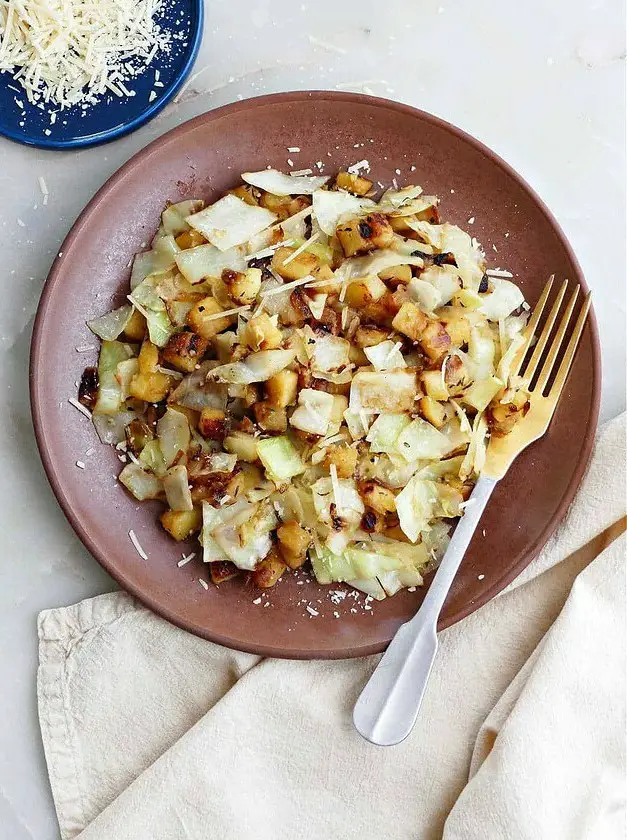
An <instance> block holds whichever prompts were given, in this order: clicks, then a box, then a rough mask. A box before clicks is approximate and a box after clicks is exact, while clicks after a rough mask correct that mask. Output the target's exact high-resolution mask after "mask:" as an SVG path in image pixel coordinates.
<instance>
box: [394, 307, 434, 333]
mask: <svg viewBox="0 0 627 840" xmlns="http://www.w3.org/2000/svg"><path fill="white" fill-rule="evenodd" d="M428 323H429V319H428V318H427V316H426V315H425V313H424V312H423V311H422V309H420V308H419V307H418V306H416V304H415V303H412V302H411V301H406V302H405V303H404V304H403V305H402V306H401V308H400V309H399V311H398V312H397V314H396V316H395V317H394V320H393V321H392V326H393V327H394V329H395V330H396V331H397V332H400V333H403V335H406V336H407V337H408V338H411V340H412V341H420V339H421V338H422V334H423V332H424V330H425V328H426V326H427V324H428Z"/></svg>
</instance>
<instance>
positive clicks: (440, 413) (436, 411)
mask: <svg viewBox="0 0 627 840" xmlns="http://www.w3.org/2000/svg"><path fill="white" fill-rule="evenodd" d="M418 408H419V410H420V413H421V414H422V416H423V417H424V418H425V420H428V422H429V423H431V425H432V426H435V427H436V429H440V428H441V427H442V426H443V425H444V421H445V419H446V414H445V412H444V407H443V406H442V405H441V404H440V403H439V402H438V401H437V400H434V399H433V397H428V396H427V397H421V399H420V401H419V403H418Z"/></svg>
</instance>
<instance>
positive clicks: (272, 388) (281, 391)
mask: <svg viewBox="0 0 627 840" xmlns="http://www.w3.org/2000/svg"><path fill="white" fill-rule="evenodd" d="M297 388H298V374H297V373H296V371H295V370H282V371H280V372H279V373H276V374H275V375H274V376H272V377H270V379H268V381H267V382H266V398H267V401H268V402H269V403H270V405H272V406H274V407H275V408H287V406H288V405H294V403H295V402H296V392H297Z"/></svg>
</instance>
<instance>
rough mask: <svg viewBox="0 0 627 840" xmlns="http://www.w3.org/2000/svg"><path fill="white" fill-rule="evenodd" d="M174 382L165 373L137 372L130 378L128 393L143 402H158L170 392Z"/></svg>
mask: <svg viewBox="0 0 627 840" xmlns="http://www.w3.org/2000/svg"><path fill="white" fill-rule="evenodd" d="M173 384H174V380H173V379H172V377H170V376H168V375H167V374H165V373H159V372H157V373H137V374H135V376H134V377H133V378H132V379H131V384H130V385H129V389H128V390H129V395H130V396H131V397H135V399H137V400H144V402H149V403H158V402H161V400H164V399H165V398H166V397H167V395H168V394H169V393H170V390H171V388H172V386H173Z"/></svg>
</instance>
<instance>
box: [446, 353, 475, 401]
mask: <svg viewBox="0 0 627 840" xmlns="http://www.w3.org/2000/svg"><path fill="white" fill-rule="evenodd" d="M444 382H445V384H446V388H447V390H448V393H449V394H450V396H451V397H458V396H459V395H460V394H463V393H464V391H465V390H466V388H467V387H468V386H469V385H470V384H471V380H470V375H469V373H468V371H467V369H466V365H465V364H464V362H463V361H462V360H461V359H460V358H459V356H449V357H448V359H447V360H446V364H445V365H444Z"/></svg>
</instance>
